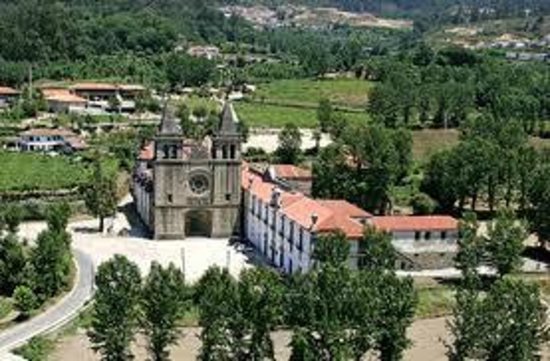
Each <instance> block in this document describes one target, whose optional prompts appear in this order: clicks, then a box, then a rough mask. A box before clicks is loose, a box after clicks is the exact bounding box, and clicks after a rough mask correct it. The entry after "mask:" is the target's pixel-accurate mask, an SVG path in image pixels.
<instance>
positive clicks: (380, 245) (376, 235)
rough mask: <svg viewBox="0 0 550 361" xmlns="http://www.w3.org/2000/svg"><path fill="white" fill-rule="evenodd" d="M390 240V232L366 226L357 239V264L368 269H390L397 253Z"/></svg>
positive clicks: (392, 267)
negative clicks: (358, 258) (358, 259)
mask: <svg viewBox="0 0 550 361" xmlns="http://www.w3.org/2000/svg"><path fill="white" fill-rule="evenodd" d="M391 240H392V239H391V234H389V233H387V232H385V231H379V230H377V229H376V228H374V227H367V228H366V229H365V231H364V233H363V237H362V238H361V240H360V241H359V252H360V254H361V259H360V261H359V266H360V267H361V268H363V269H366V270H369V271H382V272H383V271H392V270H393V269H394V268H395V261H396V260H397V254H396V252H395V249H394V248H393V245H392V243H391Z"/></svg>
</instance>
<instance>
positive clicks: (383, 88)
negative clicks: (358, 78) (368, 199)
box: [358, 43, 550, 134]
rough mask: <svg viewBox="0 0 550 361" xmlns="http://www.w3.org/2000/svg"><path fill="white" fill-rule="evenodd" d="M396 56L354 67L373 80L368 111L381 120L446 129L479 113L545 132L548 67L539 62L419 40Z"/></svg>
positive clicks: (549, 108)
mask: <svg viewBox="0 0 550 361" xmlns="http://www.w3.org/2000/svg"><path fill="white" fill-rule="evenodd" d="M399 57H400V58H396V57H381V58H376V59H374V60H372V61H369V62H367V63H366V64H365V65H364V66H363V67H359V68H358V72H359V74H366V77H367V78H369V79H371V80H377V81H378V82H377V83H376V86H375V87H374V89H373V91H372V94H370V100H369V105H368V111H369V112H370V113H371V114H372V116H373V118H375V120H377V121H379V122H380V123H383V124H385V125H386V126H389V127H397V126H400V125H404V126H412V127H438V128H450V127H458V126H461V125H464V124H465V123H466V122H467V121H468V120H469V119H470V118H471V117H472V116H473V115H475V114H478V113H483V114H488V115H492V116H494V117H498V118H502V119H506V120H519V121H521V124H522V126H523V128H524V130H525V131H526V132H528V133H529V134H544V132H545V122H547V121H548V120H549V119H550V103H549V102H548V98H547V96H546V94H548V92H549V91H550V81H549V79H550V78H549V71H550V70H549V69H548V67H547V66H545V65H544V64H532V63H531V64H518V63H508V62H505V61H501V60H498V59H497V58H494V57H492V56H489V55H484V54H478V53H474V52H473V51H470V50H466V49H460V48H448V49H442V50H440V51H438V52H435V51H434V50H433V49H431V48H430V47H428V46H427V45H425V44H422V43H421V44H420V45H418V46H416V47H414V48H413V49H411V50H410V51H403V52H401V54H400V55H399Z"/></svg>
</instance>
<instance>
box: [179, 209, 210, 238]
mask: <svg viewBox="0 0 550 361" xmlns="http://www.w3.org/2000/svg"><path fill="white" fill-rule="evenodd" d="M211 231H212V214H211V212H210V211H207V210H191V211H187V213H186V214H185V236H186V237H210V234H211Z"/></svg>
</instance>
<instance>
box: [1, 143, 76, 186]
mask: <svg viewBox="0 0 550 361" xmlns="http://www.w3.org/2000/svg"><path fill="white" fill-rule="evenodd" d="M0 164H1V166H0V192H8V191H36V190H44V191H46V190H58V189H71V188H74V187H76V186H79V185H80V184H82V183H83V182H84V181H85V180H86V176H87V172H86V170H85V168H84V167H83V166H82V165H81V164H79V163H78V162H76V161H74V160H73V159H71V158H69V157H63V156H56V157H51V156H47V155H41V154H30V153H7V152H0Z"/></svg>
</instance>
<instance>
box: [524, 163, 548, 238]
mask: <svg viewBox="0 0 550 361" xmlns="http://www.w3.org/2000/svg"><path fill="white" fill-rule="evenodd" d="M548 179H550V163H548V161H546V162H543V163H542V164H540V165H539V166H538V167H537V170H536V172H535V174H534V177H533V179H532V182H531V185H530V186H529V191H528V198H529V201H530V202H531V204H532V207H533V214H532V216H531V223H532V225H533V228H534V229H535V231H536V232H537V234H538V236H539V241H540V244H541V246H543V247H544V245H545V244H546V243H547V242H550V182H548Z"/></svg>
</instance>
